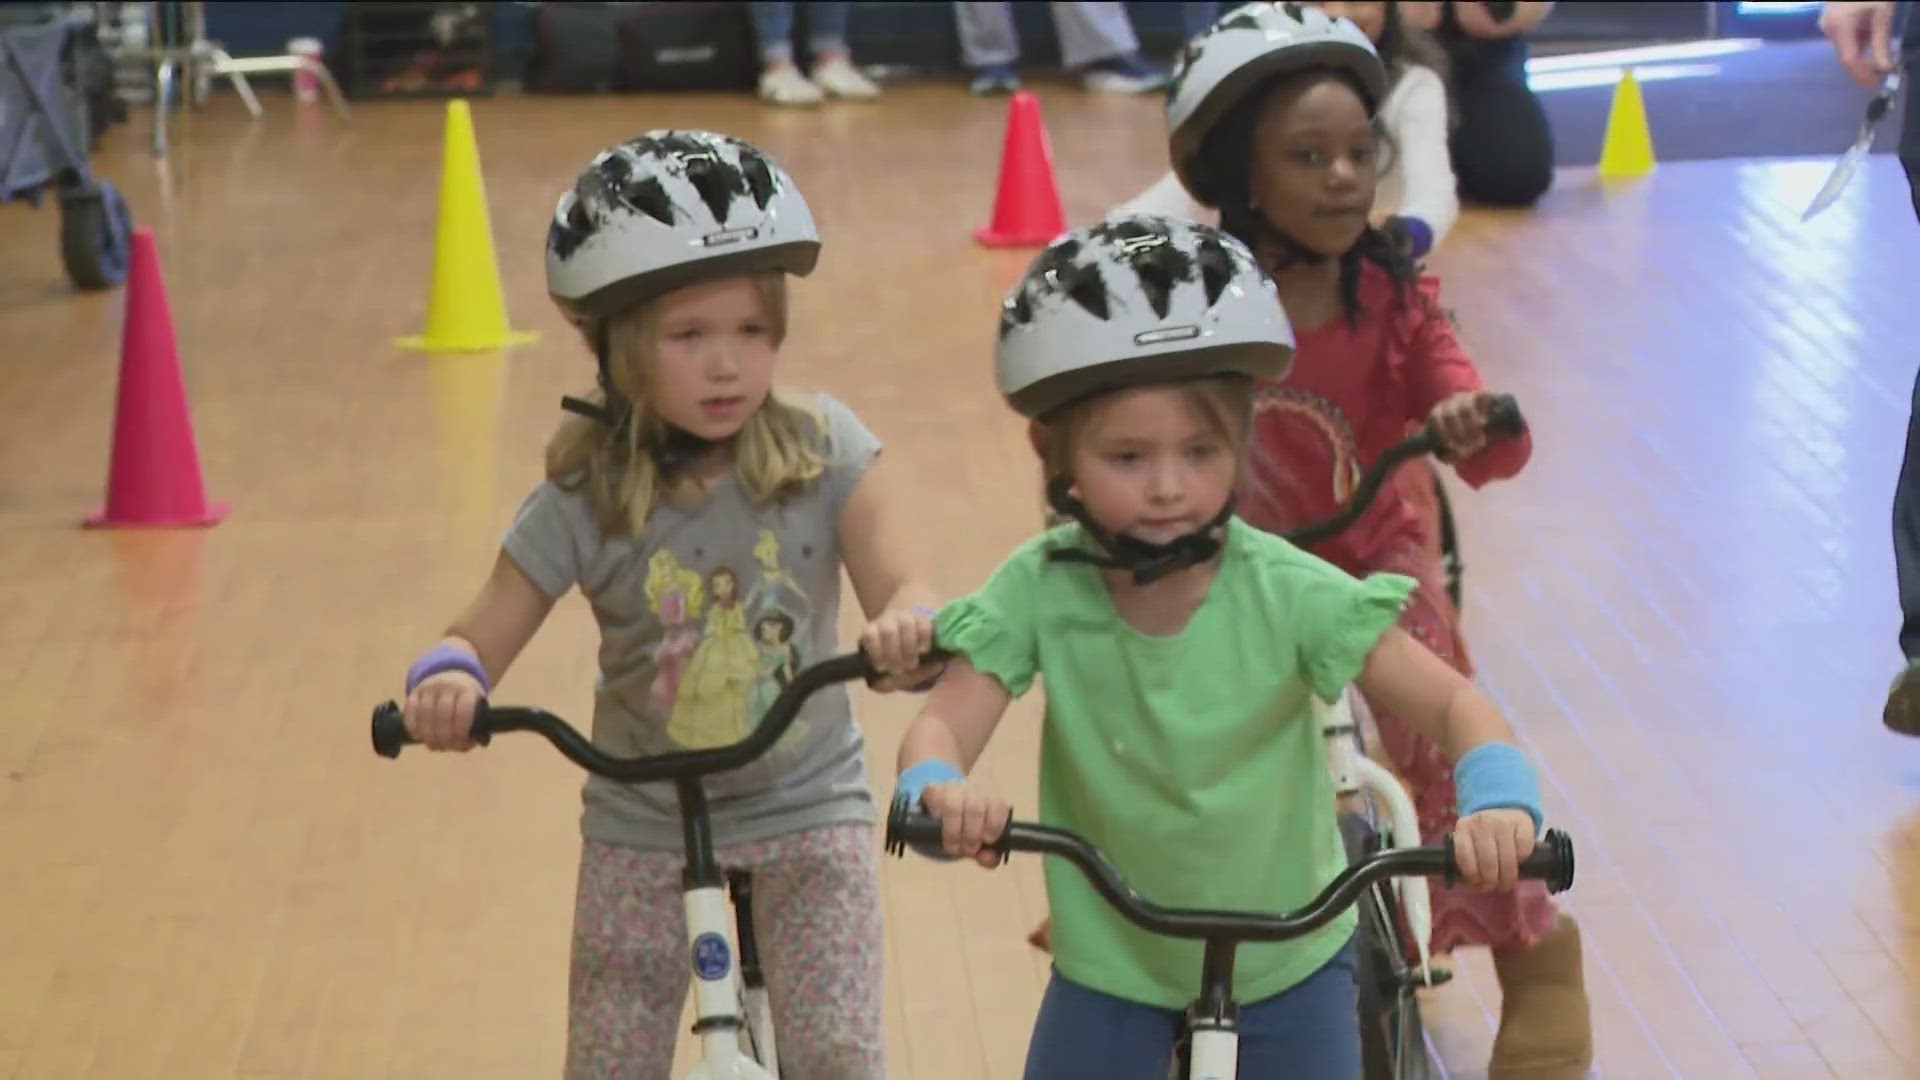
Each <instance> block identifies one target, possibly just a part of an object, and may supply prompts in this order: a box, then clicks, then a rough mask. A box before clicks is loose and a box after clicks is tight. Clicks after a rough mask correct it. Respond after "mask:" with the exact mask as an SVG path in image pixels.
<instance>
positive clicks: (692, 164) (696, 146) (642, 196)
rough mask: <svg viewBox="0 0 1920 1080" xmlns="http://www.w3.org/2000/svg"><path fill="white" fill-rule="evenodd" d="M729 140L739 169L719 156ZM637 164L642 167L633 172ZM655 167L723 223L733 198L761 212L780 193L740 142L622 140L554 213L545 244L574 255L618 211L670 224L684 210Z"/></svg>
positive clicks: (672, 135) (759, 159) (688, 135)
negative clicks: (683, 182) (682, 183)
mask: <svg viewBox="0 0 1920 1080" xmlns="http://www.w3.org/2000/svg"><path fill="white" fill-rule="evenodd" d="M721 143H724V144H725V145H726V146H727V147H728V148H730V149H732V150H733V151H735V153H736V154H737V155H738V157H739V164H738V165H735V164H734V163H733V162H732V161H730V160H728V159H727V158H726V157H725V156H723V155H722V154H720V153H719V149H720V145H719V144H721ZM636 163H639V164H640V165H641V167H640V168H636ZM656 170H658V171H660V172H666V173H669V174H671V175H674V176H678V177H681V178H684V179H685V180H686V181H687V183H688V184H689V185H690V186H691V187H692V188H693V190H694V192H695V193H696V194H697V195H698V196H699V197H700V201H701V202H702V203H703V204H705V205H706V208H707V210H708V211H709V212H710V213H711V214H712V215H713V219H714V220H715V221H718V222H725V221H726V220H727V216H728V214H729V213H730V212H731V210H732V209H733V203H734V200H735V199H740V198H748V199H751V200H752V201H753V203H754V205H755V206H757V207H758V208H760V209H761V210H765V209H766V208H767V204H768V203H769V202H770V201H772V199H773V197H774V195H775V194H776V193H778V191H779V190H780V181H779V179H778V177H777V176H776V175H775V173H774V169H773V166H772V164H771V163H770V162H768V161H767V159H766V158H765V157H764V156H762V155H761V153H760V151H759V150H758V149H756V148H754V147H753V146H751V145H749V144H747V143H743V142H740V141H739V140H737V139H728V138H725V137H720V138H713V137H709V136H704V135H700V134H695V133H692V132H685V131H669V132H665V133H662V134H650V135H643V136H640V137H639V138H636V139H629V140H628V141H626V142H624V143H621V144H620V145H619V146H618V147H616V148H615V149H614V150H612V151H611V152H609V153H607V154H604V155H602V156H601V158H600V160H599V161H598V162H596V163H595V165H594V167H593V168H591V169H589V170H588V171H587V172H586V173H585V174H584V175H583V176H581V178H580V181H579V183H578V184H576V185H575V187H574V191H573V194H572V199H571V202H570V203H569V205H568V207H567V209H566V211H565V212H564V213H562V214H559V215H556V216H555V220H554V222H553V224H552V225H551V226H550V227H549V229H548V234H547V243H548V245H549V246H550V247H551V248H552V249H553V251H554V253H555V254H556V255H558V256H560V257H561V258H563V259H565V258H569V257H571V256H572V255H573V253H574V252H575V251H577V250H578V249H579V247H580V245H581V244H582V243H584V242H586V240H587V239H588V238H589V237H591V236H592V235H593V234H594V233H595V232H596V231H598V229H599V228H600V226H601V225H602V224H604V223H605V222H606V221H607V220H608V218H609V216H610V211H611V210H613V209H614V208H615V207H616V206H624V207H625V208H628V209H631V210H634V211H636V212H638V213H642V214H645V215H646V216H648V217H650V218H652V219H653V220H655V221H658V222H659V223H660V224H662V225H669V226H670V225H672V224H674V223H675V221H676V220H677V219H678V218H679V216H680V215H681V213H682V211H680V209H679V208H678V207H676V206H674V204H673V198H672V197H671V196H670V195H668V194H667V191H666V188H665V187H664V186H663V185H662V184H661V182H660V177H659V176H658V175H657V173H656Z"/></svg>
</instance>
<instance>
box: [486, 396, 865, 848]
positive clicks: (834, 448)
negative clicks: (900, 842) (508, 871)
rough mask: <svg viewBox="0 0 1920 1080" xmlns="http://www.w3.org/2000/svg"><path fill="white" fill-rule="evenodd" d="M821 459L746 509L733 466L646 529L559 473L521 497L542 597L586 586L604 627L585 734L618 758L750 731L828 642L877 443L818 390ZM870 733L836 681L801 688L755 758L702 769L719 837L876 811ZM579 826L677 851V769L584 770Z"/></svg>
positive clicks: (528, 563)
mask: <svg viewBox="0 0 1920 1080" xmlns="http://www.w3.org/2000/svg"><path fill="white" fill-rule="evenodd" d="M815 407H816V408H817V409H818V411H819V414H820V418H821V420H822V422H823V425H824V427H825V440H824V443H823V444H822V446H821V449H822V453H823V455H824V456H825V457H826V460H827V467H826V472H825V474H824V475H822V476H821V477H820V478H819V479H818V480H817V481H815V482H814V483H813V484H812V485H811V486H810V487H809V488H808V489H807V490H805V491H804V492H802V493H800V494H799V495H796V496H793V497H792V498H790V499H788V500H786V501H784V502H781V503H775V504H769V505H766V506H755V505H753V504H752V503H751V502H750V501H749V499H748V498H747V495H746V493H745V491H743V490H742V489H741V487H740V484H739V480H738V478H737V477H734V476H728V477H727V478H726V479H724V480H722V481H720V482H719V483H718V484H717V485H716V486H715V487H714V489H713V491H712V492H711V494H710V495H709V497H708V499H707V500H706V501H705V502H704V503H701V504H700V505H698V506H696V507H692V508H690V509H687V510H679V509H675V508H673V507H669V506H662V507H659V508H658V509H656V510H655V511H654V512H653V516H652V517H651V518H650V519H649V521H648V523H647V527H646V529H645V532H644V534H643V535H642V536H641V537H640V538H639V539H637V540H636V539H634V538H632V537H630V536H626V535H620V536H613V537H608V536H604V535H603V534H602V533H601V530H600V528H599V525H598V523H597V522H596V521H595V520H594V517H593V512H592V510H591V509H590V508H589V507H588V505H587V502H586V500H585V499H584V498H583V497H582V496H581V495H579V494H577V493H568V492H566V491H564V490H562V489H561V488H560V487H559V486H557V485H556V484H554V483H553V482H552V481H547V482H545V483H542V484H541V485H540V486H539V487H538V488H536V489H534V492H533V494H532V495H530V496H528V497H527V500H526V502H525V503H523V504H522V506H521V508H520V512H519V514H518V516H517V517H516V518H515V519H514V522H513V524H512V526H511V527H510V528H509V529H508V530H507V535H506V539H505V540H504V542H503V546H504V547H505V549H506V552H507V554H508V556H509V557H511V558H512V559H513V561H514V562H515V563H516V564H518V565H519V567H520V568H521V570H523V571H525V572H526V574H527V576H528V577H529V578H531V579H532V580H533V583H534V584H535V585H537V586H539V587H540V589H541V590H543V591H544V592H545V593H546V594H547V595H549V596H552V597H559V596H562V595H564V594H565V593H566V592H567V590H568V589H569V588H571V587H573V586H579V588H580V591H581V593H582V594H583V595H585V596H586V598H587V601H588V602H589V603H590V604H591V605H592V607H593V615H594V618H595V620H596V621H598V623H599V624H600V678H599V680H598V681H597V683H596V685H595V689H594V711H593V741H594V744H595V745H596V746H598V747H600V749H602V750H604V751H606V752H607V753H609V754H614V755H617V756H620V757H643V756H644V757H652V756H656V755H659V754H664V753H669V752H672V751H675V750H695V749H703V748H706V747H713V746H724V745H727V744H730V743H734V742H738V741H739V740H740V739H742V738H745V737H746V736H747V734H748V733H749V732H750V731H752V730H753V728H754V726H755V725H756V724H758V723H759V720H760V716H761V714H762V713H764V712H765V711H766V708H767V706H768V705H769V704H770V703H771V702H772V701H773V699H774V697H775V696H776V695H778V694H779V692H780V688H781V687H782V686H784V685H785V684H786V683H787V682H788V681H789V680H791V678H792V677H793V674H794V672H796V671H798V670H799V669H801V668H803V667H806V666H808V665H810V664H813V663H817V662H819V661H820V660H823V659H826V658H827V657H829V656H833V655H835V654H836V653H839V652H843V651H845V650H844V649H842V648H841V647H840V646H839V641H838V638H839V619H840V543H839V538H838V534H837V532H836V531H835V530H836V525H837V523H838V521H839V518H840V510H841V508H842V507H843V506H845V505H846V501H847V497H848V495H850V494H851V493H852V491H853V488H854V485H855V484H856V483H857V482H858V481H859V479H860V477H861V476H862V475H864V474H865V472H866V469H867V466H868V465H869V464H870V463H871V462H872V461H873V459H874V457H875V455H877V454H878V453H879V452H880V443H879V440H877V439H876V438H875V437H874V436H873V434H872V433H871V432H869V431H868V430H867V429H866V427H865V426H864V425H863V424H861V423H860V420H859V418H858V417H856V416H855V415H854V414H853V412H852V410H850V409H848V408H847V407H846V406H845V405H844V404H842V403H841V402H839V401H838V400H836V399H834V398H832V397H830V396H828V395H826V394H820V395H818V396H817V399H816V406H815ZM862 749H863V740H862V739H861V736H860V730H859V728H857V727H856V726H855V725H854V723H853V710H852V706H851V703H850V701H849V698H848V693H847V687H846V685H845V684H839V685H835V686H830V687H827V688H825V689H823V690H820V691H818V692H816V693H815V694H814V695H813V696H812V697H810V698H808V699H807V703H806V705H805V706H804V707H803V708H802V710H801V713H800V716H799V717H798V718H797V719H796V720H795V721H794V725H793V727H792V728H790V729H788V731H787V734H786V735H785V736H784V737H782V738H781V740H780V741H779V742H778V743H776V744H775V745H774V747H773V749H772V750H770V751H768V752H767V754H766V756H764V757H762V758H760V759H759V760H758V761H756V762H754V763H753V764H751V765H749V766H747V767H746V768H744V769H742V770H740V771H738V772H733V773H719V774H715V775H713V776H710V777H708V778H706V780H704V781H703V786H704V787H705V788H706V791H707V795H708V799H709V804H710V808H711V811H712V817H713V838H714V842H715V843H716V844H717V845H727V844H736V843H745V842H750V841H754V840H763V839H767V838H769V837H773V836H778V835H781V834H784V833H790V832H794V831H796V830H800V829H808V828H815V827H818V826H821V825H826V824H831V823H839V822H847V821H874V820H876V818H877V816H878V815H877V813H876V811H875V809H874V805H873V797H872V794H871V792H870V791H869V789H868V786H867V776H866V767H865V763H864V761H863V759H862V756H861V755H862ZM583 799H584V802H585V807H584V810H583V813H582V815H581V823H580V824H581V831H582V833H583V834H584V835H586V836H587V837H588V838H590V839H594V840H601V841H605V842H608V843H616V844H627V845H632V846H637V847H644V848H655V849H668V850H673V851H678V850H680V848H681V846H682V840H681V825H680V812H679V805H680V804H679V800H678V799H677V798H676V797H675V795H674V789H673V785H672V784H671V783H659V784H621V783H616V782H613V781H609V780H603V779H601V778H599V777H588V778H587V781H586V785H585V788H584V789H583Z"/></svg>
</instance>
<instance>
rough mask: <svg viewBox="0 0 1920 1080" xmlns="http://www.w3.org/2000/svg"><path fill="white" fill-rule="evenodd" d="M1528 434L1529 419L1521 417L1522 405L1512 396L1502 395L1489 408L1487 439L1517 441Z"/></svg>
mask: <svg viewBox="0 0 1920 1080" xmlns="http://www.w3.org/2000/svg"><path fill="white" fill-rule="evenodd" d="M1526 433H1527V418H1526V417H1524V416H1521V415H1520V403H1519V402H1518V401H1515V400H1514V399H1513V395H1511V394H1501V395H1500V396H1499V397H1496V398H1494V399H1493V403H1492V404H1491V405H1489V406H1488V407H1487V437H1488V438H1489V439H1517V438H1519V437H1520V436H1522V435H1525V434H1526Z"/></svg>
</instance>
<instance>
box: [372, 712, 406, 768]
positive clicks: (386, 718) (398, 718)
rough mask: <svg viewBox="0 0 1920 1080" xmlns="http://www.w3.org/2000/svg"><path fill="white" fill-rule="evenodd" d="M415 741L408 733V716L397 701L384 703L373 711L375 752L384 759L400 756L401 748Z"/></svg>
mask: <svg viewBox="0 0 1920 1080" xmlns="http://www.w3.org/2000/svg"><path fill="white" fill-rule="evenodd" d="M412 741H413V736H412V735H409V734H408V733H407V720H406V714H405V713H403V712H402V711H401V709H400V703H399V702H397V701H388V702H383V703H381V704H380V705H378V706H375V708H374V710H373V752H374V753H376V754H379V755H380V756H381V757H383V758H396V757H399V756H400V748H401V747H403V746H405V745H407V744H408V743H410V742H412Z"/></svg>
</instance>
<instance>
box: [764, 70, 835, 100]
mask: <svg viewBox="0 0 1920 1080" xmlns="http://www.w3.org/2000/svg"><path fill="white" fill-rule="evenodd" d="M760 96H761V97H763V98H765V99H766V100H768V101H771V102H773V103H774V104H775V105H818V104H820V102H821V101H823V100H825V98H826V95H825V94H823V93H821V92H820V88H819V87H817V86H815V85H813V84H812V83H810V82H808V81H807V77H806V76H805V75H802V74H800V69H799V68H797V67H794V66H793V65H792V64H781V65H780V66H779V67H776V68H768V69H767V70H766V71H763V72H761V73H760Z"/></svg>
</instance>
